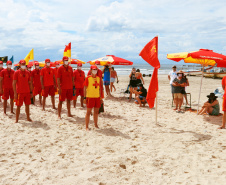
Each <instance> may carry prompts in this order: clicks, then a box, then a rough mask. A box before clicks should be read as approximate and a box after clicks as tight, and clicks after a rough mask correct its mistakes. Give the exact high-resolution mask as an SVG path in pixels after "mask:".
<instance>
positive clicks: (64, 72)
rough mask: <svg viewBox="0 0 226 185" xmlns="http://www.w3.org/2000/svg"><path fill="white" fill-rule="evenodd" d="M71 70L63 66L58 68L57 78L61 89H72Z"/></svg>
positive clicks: (69, 67)
mask: <svg viewBox="0 0 226 185" xmlns="http://www.w3.org/2000/svg"><path fill="white" fill-rule="evenodd" d="M72 77H73V69H72V67H71V66H67V67H64V66H63V65H62V66H60V67H59V68H58V73H57V78H60V87H61V89H73V82H72Z"/></svg>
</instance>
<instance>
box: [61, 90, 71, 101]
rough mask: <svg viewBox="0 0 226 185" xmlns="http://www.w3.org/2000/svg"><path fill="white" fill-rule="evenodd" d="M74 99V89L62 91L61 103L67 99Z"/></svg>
mask: <svg viewBox="0 0 226 185" xmlns="http://www.w3.org/2000/svg"><path fill="white" fill-rule="evenodd" d="M72 98H73V89H62V90H61V94H60V95H59V101H65V100H66V99H68V100H72Z"/></svg>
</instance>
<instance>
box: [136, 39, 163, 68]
mask: <svg viewBox="0 0 226 185" xmlns="http://www.w3.org/2000/svg"><path fill="white" fill-rule="evenodd" d="M139 55H140V56H141V57H142V58H143V59H144V60H145V61H146V62H147V63H149V64H150V65H151V66H153V67H155V68H160V63H159V60H158V37H154V38H153V39H152V40H151V41H150V42H149V43H147V44H146V46H144V48H143V49H142V51H141V52H140V54H139Z"/></svg>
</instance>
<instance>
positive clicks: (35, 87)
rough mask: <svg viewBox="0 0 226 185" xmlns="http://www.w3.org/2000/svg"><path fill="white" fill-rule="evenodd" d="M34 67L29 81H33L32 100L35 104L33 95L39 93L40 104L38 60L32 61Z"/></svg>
mask: <svg viewBox="0 0 226 185" xmlns="http://www.w3.org/2000/svg"><path fill="white" fill-rule="evenodd" d="M34 63H35V68H34V69H33V70H32V71H31V81H32V83H33V102H34V104H35V96H36V95H39V103H40V105H42V96H41V95H42V85H41V78H40V77H41V76H40V73H41V70H40V69H39V63H38V61H34Z"/></svg>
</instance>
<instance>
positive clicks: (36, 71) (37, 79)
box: [31, 69, 41, 88]
mask: <svg viewBox="0 0 226 185" xmlns="http://www.w3.org/2000/svg"><path fill="white" fill-rule="evenodd" d="M40 73H41V70H40V69H33V70H32V71H31V77H32V78H33V82H32V83H33V86H34V87H37V88H38V87H41V79H40Z"/></svg>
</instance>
